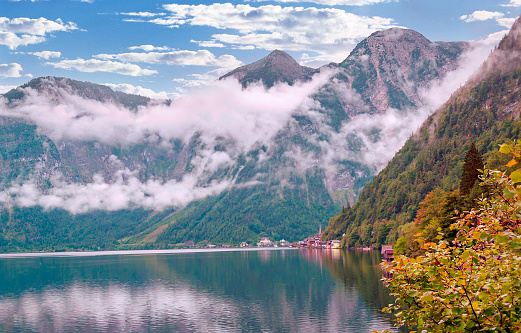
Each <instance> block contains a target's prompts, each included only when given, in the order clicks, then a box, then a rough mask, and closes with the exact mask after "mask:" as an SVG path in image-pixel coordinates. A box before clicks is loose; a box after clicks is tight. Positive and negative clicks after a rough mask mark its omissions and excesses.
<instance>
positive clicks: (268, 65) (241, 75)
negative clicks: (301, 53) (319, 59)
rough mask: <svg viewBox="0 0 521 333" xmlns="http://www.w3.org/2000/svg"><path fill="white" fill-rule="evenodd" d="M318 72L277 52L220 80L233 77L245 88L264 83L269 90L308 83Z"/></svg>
mask: <svg viewBox="0 0 521 333" xmlns="http://www.w3.org/2000/svg"><path fill="white" fill-rule="evenodd" d="M317 72H318V70H317V69H313V68H310V67H305V66H301V65H299V63H297V62H296V61H295V59H293V58H292V57H291V56H290V55H289V54H287V53H286V52H284V51H280V50H275V51H273V52H271V53H270V54H269V55H267V56H266V57H264V58H262V59H260V60H258V61H256V62H254V63H252V64H249V65H245V66H242V67H239V68H237V69H235V70H233V71H231V72H229V73H227V74H225V75H223V76H221V77H220V78H219V80H222V79H225V78H228V77H233V78H235V79H237V80H238V81H239V82H240V83H241V84H242V85H243V86H244V87H246V86H247V85H249V84H251V83H254V82H259V81H262V82H263V83H264V85H265V86H266V87H268V88H269V87H272V86H273V85H274V84H275V83H279V82H286V83H288V84H290V85H292V84H294V83H295V82H297V81H302V82H304V81H308V80H310V79H311V77H312V76H313V74H315V73H317Z"/></svg>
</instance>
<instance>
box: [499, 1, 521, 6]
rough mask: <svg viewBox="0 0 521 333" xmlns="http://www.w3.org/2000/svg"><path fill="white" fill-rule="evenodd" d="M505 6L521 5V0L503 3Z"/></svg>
mask: <svg viewBox="0 0 521 333" xmlns="http://www.w3.org/2000/svg"><path fill="white" fill-rule="evenodd" d="M501 6H503V7H519V6H521V0H510V2H509V3H508V4H506V5H501Z"/></svg>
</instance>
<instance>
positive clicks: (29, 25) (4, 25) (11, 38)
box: [0, 17, 78, 50]
mask: <svg viewBox="0 0 521 333" xmlns="http://www.w3.org/2000/svg"><path fill="white" fill-rule="evenodd" d="M76 29H78V27H77V25H76V23H74V22H68V23H64V22H63V21H62V20H61V19H57V20H55V21H52V20H48V19H46V18H43V17H40V18H38V19H30V18H27V17H18V18H13V19H9V18H7V17H0V45H5V46H7V47H8V48H9V49H11V50H14V49H16V48H18V47H19V46H25V45H29V44H38V43H42V42H45V41H46V36H47V35H48V34H52V33H55V32H59V31H71V30H76Z"/></svg>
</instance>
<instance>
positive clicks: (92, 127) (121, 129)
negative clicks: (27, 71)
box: [0, 73, 329, 150]
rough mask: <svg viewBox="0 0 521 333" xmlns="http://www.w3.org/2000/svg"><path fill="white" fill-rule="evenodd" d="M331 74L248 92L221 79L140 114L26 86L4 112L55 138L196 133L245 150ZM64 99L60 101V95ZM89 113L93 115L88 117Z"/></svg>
mask: <svg viewBox="0 0 521 333" xmlns="http://www.w3.org/2000/svg"><path fill="white" fill-rule="evenodd" d="M328 75H329V73H322V74H320V75H317V76H316V78H315V80H313V81H311V82H308V83H305V84H298V85H294V86H288V85H286V84H281V85H277V86H275V87H273V88H271V89H270V90H266V89H265V88H264V86H261V85H252V86H251V87H249V88H248V89H246V90H243V89H242V86H241V85H240V84H239V83H238V82H237V81H235V80H224V81H216V82H213V83H212V84H209V85H207V86H204V87H200V88H195V89H192V90H191V91H190V94H188V95H187V96H184V97H183V98H179V99H176V100H174V101H172V103H171V104H170V105H169V106H167V105H164V104H161V105H152V106H148V107H141V108H140V109H139V110H138V112H137V113H134V112H131V111H129V110H128V109H125V108H124V107H122V106H117V105H114V104H110V103H102V102H99V101H95V100H86V99H83V98H81V97H79V96H77V95H71V94H69V93H68V92H67V91H64V90H63V89H60V88H55V89H56V92H54V91H52V90H51V91H48V93H49V95H42V94H39V93H37V92H36V91H34V90H32V89H30V88H26V89H25V92H26V93H27V96H26V98H25V100H24V102H23V103H21V104H20V105H18V106H17V107H15V108H8V107H7V106H6V105H1V106H0V114H2V115H5V116H11V117H17V118H22V119H25V120H27V121H31V122H34V123H35V124H36V125H38V127H39V128H40V130H41V131H42V132H43V133H44V134H46V135H48V136H50V137H51V138H52V139H53V140H56V141H60V140H63V139H69V140H79V141H92V140H96V141H100V142H103V143H107V144H121V145H130V144H135V143H139V142H141V141H142V140H143V139H144V138H145V137H146V136H147V135H149V134H150V133H155V134H157V135H159V136H160V137H161V138H163V139H165V140H168V139H170V138H181V139H184V140H185V141H186V142H187V141H188V140H189V139H190V138H191V137H192V136H193V135H194V133H196V132H200V133H203V137H208V138H215V137H226V138H231V139H233V140H235V141H236V142H237V143H238V145H239V146H241V147H243V148H242V149H245V150H247V149H249V147H251V145H252V144H253V143H255V142H256V141H259V140H260V141H263V140H269V139H270V138H271V137H272V136H273V135H274V134H275V133H276V132H277V131H278V130H279V129H280V128H282V127H283V126H284V124H285V122H286V121H287V120H288V119H289V117H290V115H291V113H292V112H293V111H294V110H295V109H296V108H297V107H299V105H301V104H302V102H303V101H304V100H306V99H307V98H309V97H308V96H309V95H310V94H311V93H312V92H313V91H314V90H315V89H317V87H318V86H320V85H321V84H324V83H325V82H326V80H327V78H328ZM56 95H61V96H63V97H62V100H60V102H59V103H56V101H55V99H54V97H55V96H56ZM86 115H88V116H86Z"/></svg>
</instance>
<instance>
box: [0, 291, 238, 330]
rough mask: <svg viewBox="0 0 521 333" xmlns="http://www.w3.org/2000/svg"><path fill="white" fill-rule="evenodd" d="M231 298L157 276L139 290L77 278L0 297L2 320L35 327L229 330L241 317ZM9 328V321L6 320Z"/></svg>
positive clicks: (16, 324)
mask: <svg viewBox="0 0 521 333" xmlns="http://www.w3.org/2000/svg"><path fill="white" fill-rule="evenodd" d="M239 313H240V312H239V309H238V308H237V305H236V304H233V303H232V302H230V301H228V300H226V299H223V298H219V297H216V296H215V295H210V294H206V293H202V292H195V291H193V290H191V289H190V288H189V287H188V286H182V285H167V284H164V283H160V282H154V283H152V284H150V285H148V286H142V287H138V288H137V290H133V288H131V287H129V286H128V285H125V284H111V285H109V286H103V287H102V286H90V285H87V284H82V283H76V284H74V285H72V286H69V287H67V288H65V289H63V290H60V289H47V290H45V291H43V292H41V293H32V292H27V293H25V294H24V295H22V296H21V297H20V298H18V299H9V298H8V299H3V300H0V322H2V323H12V325H13V328H14V327H24V328H26V329H31V330H35V331H53V332H67V331H70V330H71V329H73V328H74V330H76V329H77V328H78V327H79V328H81V330H86V331H89V330H91V329H95V330H96V331H104V332H114V331H118V332H131V331H132V332H136V331H147V330H149V329H151V330H155V329H159V328H169V329H174V328H177V329H179V330H181V331H183V330H188V331H197V332H205V331H228V330H229V329H228V328H230V327H234V326H236V325H237V323H238V319H239V318H237V316H236V314H239ZM3 328H4V330H6V331H9V329H10V327H8V326H5V325H4V326H3Z"/></svg>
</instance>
